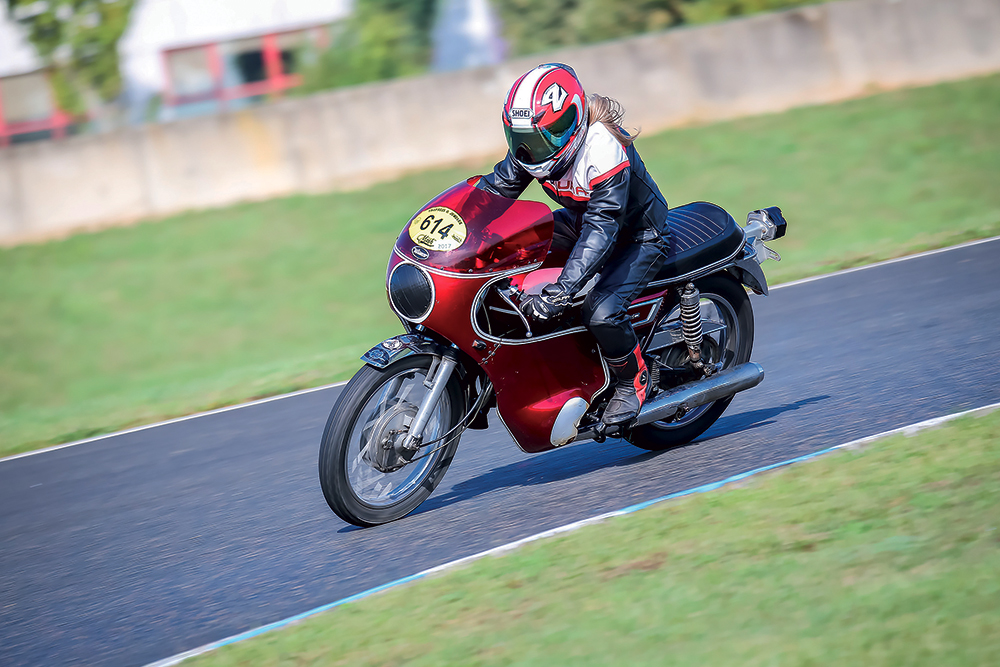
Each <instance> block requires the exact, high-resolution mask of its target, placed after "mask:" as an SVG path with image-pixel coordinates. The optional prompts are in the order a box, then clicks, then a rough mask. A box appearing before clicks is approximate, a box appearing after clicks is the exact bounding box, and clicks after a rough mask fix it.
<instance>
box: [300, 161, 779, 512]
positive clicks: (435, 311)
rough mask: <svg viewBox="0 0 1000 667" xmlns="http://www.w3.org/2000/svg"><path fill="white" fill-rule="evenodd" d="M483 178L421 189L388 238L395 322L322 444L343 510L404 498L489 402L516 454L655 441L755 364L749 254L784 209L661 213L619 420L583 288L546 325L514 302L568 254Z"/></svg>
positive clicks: (745, 379)
mask: <svg viewBox="0 0 1000 667" xmlns="http://www.w3.org/2000/svg"><path fill="white" fill-rule="evenodd" d="M479 186H480V177H478V176H476V177H473V178H470V179H468V180H467V181H463V182H461V183H458V184H457V185H455V186H453V187H451V188H449V189H448V190H446V191H444V192H443V193H441V194H440V195H438V196H437V197H435V198H434V199H432V200H431V201H430V202H428V203H427V204H426V205H425V206H424V207H423V208H421V209H420V211H419V212H418V213H417V214H416V215H414V216H413V218H411V219H410V221H409V222H408V223H407V225H406V226H405V227H404V228H403V231H402V232H401V233H400V235H399V238H398V239H397V241H396V244H395V247H394V248H393V250H392V254H391V256H390V259H389V264H388V268H387V273H386V291H387V295H388V300H389V306H390V308H391V309H392V310H393V312H394V313H395V314H396V315H397V316H398V317H399V320H400V322H402V324H403V327H404V329H405V333H402V334H400V335H398V336H394V337H392V338H390V339H388V340H386V341H383V342H381V343H379V344H378V345H376V346H375V347H373V348H371V349H370V350H369V351H368V352H366V353H365V354H364V356H362V357H361V359H362V360H363V361H364V362H365V364H364V366H362V368H361V369H360V370H359V371H358V372H357V373H356V374H355V375H354V377H353V378H352V379H351V380H350V382H349V383H348V384H347V386H346V387H345V388H344V390H343V392H342V393H341V395H340V397H339V399H338V400H337V402H336V405H335V406H334V407H333V410H332V411H331V413H330V417H329V419H328V421H327V423H326V428H325V430H324V433H323V440H322V443H321V446H320V455H319V477H320V483H321V486H322V489H323V494H324V496H325V498H326V500H327V503H328V504H329V505H330V508H331V509H332V510H333V511H334V512H335V513H336V514H337V515H338V516H339V517H341V518H342V519H344V520H345V521H347V522H349V523H352V524H355V525H358V526H373V525H378V524H383V523H387V522H389V521H393V520H396V519H399V518H401V517H403V516H405V515H407V514H409V513H410V512H412V511H413V510H414V509H416V508H417V507H418V506H419V505H420V504H421V503H422V502H423V501H424V500H425V499H426V498H427V497H428V496H429V495H430V494H431V493H432V492H433V491H434V489H435V487H436V486H437V485H438V484H439V483H440V482H441V479H442V477H443V476H444V474H445V472H446V471H447V470H448V466H449V465H450V464H451V461H452V459H453V457H454V456H455V451H456V449H457V448H458V443H459V439H460V438H461V435H462V433H463V432H464V431H465V430H466V429H470V428H471V429H485V428H487V425H488V413H489V412H490V410H491V409H495V410H496V416H497V418H498V419H499V421H500V423H501V424H503V426H504V428H506V430H507V432H508V433H509V434H510V437H511V438H512V439H513V440H514V442H515V443H516V444H517V446H518V447H520V448H521V449H522V450H523V451H525V452H529V453H536V452H544V451H547V450H550V449H553V448H556V447H563V446H565V445H568V444H570V443H577V442H581V441H585V440H596V441H598V442H603V441H604V439H605V438H608V437H620V438H624V439H625V440H627V441H628V442H630V443H632V444H633V445H636V446H638V447H641V448H643V449H647V450H654V451H655V450H663V449H667V448H671V447H676V446H679V445H682V444H685V443H687V442H689V441H691V440H693V439H694V438H696V437H698V436H699V435H701V434H702V433H703V432H704V431H705V430H706V429H708V428H709V427H710V426H711V425H712V424H713V423H714V422H715V421H716V420H717V419H718V418H719V417H720V416H721V415H722V413H723V411H725V409H726V408H727V407H728V405H729V403H730V402H731V401H732V399H733V396H734V395H735V394H736V393H737V392H740V391H744V390H747V389H750V388H752V387H755V386H756V385H758V384H759V383H760V382H761V380H763V378H764V370H763V368H761V366H759V365H758V364H756V363H754V362H751V361H750V352H751V349H752V347H753V332H754V331H753V330H754V320H753V311H752V309H751V305H750V299H749V296H748V293H747V292H748V289H749V291H752V292H754V293H757V294H764V295H766V294H767V291H768V288H767V281H766V279H765V277H764V273H763V271H762V270H761V264H762V263H763V262H764V261H765V260H767V259H775V260H778V259H780V257H779V256H778V255H777V253H775V252H774V251H773V250H771V249H770V248H768V247H767V246H765V245H764V242H765V241H770V240H772V239H777V238H781V237H782V236H783V235H784V234H785V228H786V222H785V220H784V218H783V217H782V214H781V211H780V209H778V208H777V207H772V208H770V209H765V210H763V211H756V212H754V213H751V214H750V215H749V216H748V221H747V224H746V225H745V226H743V227H741V226H739V225H737V224H736V221H735V220H734V219H733V217H732V216H731V215H729V214H728V213H727V212H726V211H725V210H724V209H722V208H721V207H719V206H716V205H714V204H710V203H707V202H695V203H692V204H687V205H685V206H680V207H677V208H674V209H671V210H670V212H669V216H668V223H669V227H670V232H671V243H670V246H671V247H670V254H669V256H668V259H667V261H666V263H665V264H664V265H663V267H662V268H661V269H660V271H659V273H658V274H657V276H656V278H655V279H654V280H653V281H651V282H650V283H649V285H648V286H647V287H646V289H645V290H644V291H643V292H642V293H641V294H640V295H639V297H638V298H636V299H635V300H634V301H633V302H632V304H631V306H630V308H629V310H628V315H629V318H630V319H631V322H632V326H633V328H634V329H635V331H636V334H637V335H638V338H639V340H640V342H641V349H642V353H643V356H644V358H645V361H646V365H647V368H648V372H649V384H648V387H649V389H648V391H647V397H646V401H645V404H644V405H643V407H642V410H641V411H640V413H639V415H638V416H637V417H636V418H635V419H634V420H633V421H632V422H630V423H628V424H626V425H623V426H614V427H608V426H606V425H605V424H604V423H603V422H602V420H601V416H602V413H603V411H604V409H605V407H606V406H607V403H608V400H609V398H610V396H611V394H612V393H613V389H614V387H613V385H612V375H611V373H610V372H609V370H608V367H607V364H606V363H605V362H604V360H603V358H602V357H601V355H600V353H599V350H598V348H597V343H596V341H595V339H594V338H593V336H592V335H591V334H590V333H589V332H588V331H587V330H586V329H585V328H584V327H583V326H582V323H581V316H580V305H581V304H582V303H583V299H584V297H585V296H586V292H587V289H588V287H589V286H587V287H585V288H584V290H583V291H582V292H581V294H579V295H577V296H576V298H575V299H574V302H573V304H572V307H570V308H568V309H567V311H566V313H565V314H564V315H562V316H561V317H559V318H556V319H553V320H550V321H546V322H537V321H533V320H530V319H529V318H527V317H525V315H524V314H523V313H522V312H521V309H520V308H519V303H520V300H521V299H522V298H523V297H524V295H525V294H534V293H538V292H540V291H541V289H542V287H543V286H545V285H546V284H548V283H550V282H555V280H556V279H557V278H558V276H559V273H560V271H561V269H562V265H563V264H564V263H565V261H566V259H567V257H566V256H565V255H563V256H559V255H558V254H557V253H556V252H550V251H549V250H550V245H551V242H552V232H553V219H552V213H551V211H550V209H549V207H548V206H546V205H545V204H542V203H539V202H533V201H522V200H513V199H507V198H504V197H500V196H497V195H494V194H491V193H489V192H487V191H485V190H484V189H482V188H481V187H479ZM593 282H594V281H592V283H591V284H593Z"/></svg>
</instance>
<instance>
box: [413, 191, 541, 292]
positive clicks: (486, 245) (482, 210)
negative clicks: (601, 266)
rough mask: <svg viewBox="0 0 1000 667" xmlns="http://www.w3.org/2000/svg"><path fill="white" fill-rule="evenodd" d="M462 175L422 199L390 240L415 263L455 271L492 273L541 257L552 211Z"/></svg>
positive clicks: (530, 262)
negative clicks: (487, 188) (483, 187)
mask: <svg viewBox="0 0 1000 667" xmlns="http://www.w3.org/2000/svg"><path fill="white" fill-rule="evenodd" d="M480 178H481V177H480V176H474V177H472V178H470V179H469V180H468V181H463V182H461V183H459V184H458V185H455V186H453V187H451V188H449V189H448V190H445V191H444V192H442V193H441V194H440V195H438V196H437V197H435V198H434V199H432V200H431V201H430V202H428V203H427V204H426V205H425V206H424V207H423V208H422V209H420V212H419V213H417V214H416V215H415V216H413V218H411V219H410V222H408V223H407V225H406V227H404V228H403V232H402V233H401V234H400V235H399V238H398V239H397V240H396V249H397V250H398V251H399V252H400V253H401V254H402V255H403V256H404V257H407V258H409V259H412V260H414V261H416V262H418V263H420V264H424V265H426V266H430V267H433V268H437V269H443V270H445V271H455V272H458V273H493V272H496V271H505V270H508V269H513V268H516V267H518V266H524V265H527V264H533V263H536V262H541V261H543V260H544V259H545V255H546V253H547V252H548V250H549V245H550V244H551V243H552V212H551V211H550V210H549V207H548V206H546V205H545V204H542V203H539V202H533V201H518V200H516V199H507V198H506V197H500V196H498V195H494V194H490V193H489V192H486V191H485V190H480V189H479V188H477V187H476V185H475V184H476V183H478V182H479V179H480Z"/></svg>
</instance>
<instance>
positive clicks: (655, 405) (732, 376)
mask: <svg viewBox="0 0 1000 667" xmlns="http://www.w3.org/2000/svg"><path fill="white" fill-rule="evenodd" d="M763 379H764V368H763V367H762V366H761V365H760V364H755V363H754V362H752V361H751V362H749V363H745V364H740V365H739V366H736V367H735V368H730V369H729V370H726V371H722V372H721V373H719V374H717V375H713V376H712V377H709V378H705V379H704V380H695V381H694V382H688V383H687V384H682V385H681V386H679V387H674V388H673V389H670V390H668V391H666V392H663V393H661V394H657V395H656V396H655V397H654V398H653V400H651V401H649V402H648V403H646V404H645V405H643V406H642V410H640V411H639V416H638V417H637V418H636V420H635V425H636V426H642V425H643V424H649V423H651V422H655V421H659V420H661V419H670V418H671V417H673V416H674V415H675V414H677V412H678V411H681V410H683V411H684V412H687V411H689V410H693V409H694V408H697V407H698V406H700V405H705V404H706V403H711V402H713V401H717V400H719V399H720V398H726V397H727V396H732V395H733V394H735V393H738V392H741V391H745V390H747V389H752V388H754V387H756V386H757V385H759V384H760V383H761V380H763Z"/></svg>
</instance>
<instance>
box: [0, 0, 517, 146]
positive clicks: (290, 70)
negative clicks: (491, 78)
mask: <svg viewBox="0 0 1000 667" xmlns="http://www.w3.org/2000/svg"><path fill="white" fill-rule="evenodd" d="M353 8H354V0H212V1H206V0H136V3H135V6H134V8H133V9H132V14H131V17H130V20H129V25H128V27H127V28H126V30H125V32H124V34H123V35H122V37H121V39H120V40H119V42H118V55H119V67H120V68H121V75H122V82H123V93H122V98H121V102H122V106H123V107H124V109H125V112H126V113H125V118H127V120H128V122H130V123H141V122H145V121H154V120H172V119H175V118H182V117H185V116H193V115H200V114H205V113H215V112H219V111H224V110H229V109H238V108H241V107H244V106H246V105H248V104H252V103H254V102H256V101H260V100H263V99H268V98H274V97H277V96H280V95H281V94H283V93H284V91H286V90H287V89H289V88H291V87H293V86H296V85H298V84H299V83H300V82H301V76H300V75H299V74H298V71H299V69H300V67H301V65H302V63H301V62H300V60H301V58H302V56H303V54H305V53H307V52H309V51H310V50H322V49H323V48H325V47H326V46H328V44H329V42H330V40H331V32H332V31H331V28H332V27H333V26H335V25H336V24H337V23H338V22H340V21H342V20H344V19H345V18H347V17H348V16H349V15H350V13H351V12H352V11H353ZM433 41H434V56H433V65H432V67H433V69H435V70H439V71H440V70H452V69H460V68H463V67H475V66H482V65H489V64H493V63H496V62H499V61H500V60H501V59H502V57H503V51H504V44H503V41H502V40H501V39H500V37H499V22H498V21H497V19H496V16H495V14H494V12H493V11H492V9H491V8H490V6H489V2H488V0H438V19H437V21H436V25H435V29H434V33H433ZM71 121H72V119H71V118H70V116H69V115H68V114H66V113H64V112H63V111H61V110H60V109H59V108H58V105H57V104H56V101H55V97H54V95H53V94H52V90H51V86H50V85H49V81H48V76H47V73H46V70H45V68H44V67H43V64H42V62H41V60H40V59H39V58H38V56H37V54H36V53H35V50H34V47H32V45H31V44H30V43H29V42H28V41H27V39H26V38H25V36H24V34H23V31H22V29H21V28H20V26H18V25H17V24H16V23H15V22H14V20H13V19H12V18H10V17H9V16H8V10H7V3H6V2H2V1H0V145H5V144H6V143H9V142H10V141H19V140H25V139H32V138H47V137H60V136H63V135H64V134H66V132H67V130H68V129H69V127H70V123H71ZM118 122H120V120H119V121H118Z"/></svg>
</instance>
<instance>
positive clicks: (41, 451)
mask: <svg viewBox="0 0 1000 667" xmlns="http://www.w3.org/2000/svg"><path fill="white" fill-rule="evenodd" d="M345 384H347V380H344V381H343V382H334V383H333V384H325V385H323V386H322V387H310V388H308V389H299V390H298V391H293V392H291V393H288V394H277V395H275V396H268V397H266V398H258V399H257V400H256V401H250V402H248V403H236V404H235V405H227V406H226V407H224V408H215V409H214V410H206V411H204V412H195V413H193V414H190V415H184V416H183V417H174V418H173V419H167V420H166V421H162V422H153V423H152V424H143V425H142V426H136V427H135V428H130V429H126V430H124V431H115V432H114V433H105V434H104V435H96V436H94V437H93V438H86V439H84V440H76V441H74V442H67V443H64V444H62V445H53V446H51V447H46V448H44V449H36V450H34V451H31V452H23V453H21V454H13V455H11V456H5V457H4V458H0V463H3V462H5V461H13V460H15V459H23V458H25V457H27V456H34V455H35V454H44V453H46V452H54V451H56V450H57V449H65V448H66V447H76V446H77V445H85V444H87V443H88V442H97V441H98V440H106V439H108V438H116V437H118V436H119V435H126V434H128V433H136V432H137V431H145V430H147V429H151V428H156V427H158V426H166V425H167V424H176V423H177V422H184V421H188V420H189V419H198V418H199V417H207V416H208V415H217V414H219V413H220V412H229V411H231V410H239V409H241V408H249V407H250V406H253V405H260V404H261V403H270V402H271V401H280V400H281V399H283V398H291V397H292V396H301V395H302V394H311V393H313V392H316V391H323V390H324V389H331V388H333V387H340V386H342V385H345Z"/></svg>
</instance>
